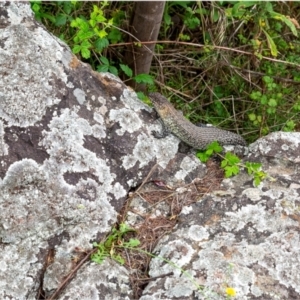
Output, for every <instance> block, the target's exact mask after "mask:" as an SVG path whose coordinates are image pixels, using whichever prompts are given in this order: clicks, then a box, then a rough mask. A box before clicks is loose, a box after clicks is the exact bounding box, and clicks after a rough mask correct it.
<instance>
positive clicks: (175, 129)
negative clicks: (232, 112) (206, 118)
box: [149, 92, 247, 150]
mask: <svg viewBox="0 0 300 300" xmlns="http://www.w3.org/2000/svg"><path fill="white" fill-rule="evenodd" d="M149 98H150V100H151V102H152V104H153V106H154V109H155V110H156V112H157V114H158V115H159V117H160V121H161V124H162V127H163V131H162V132H161V133H159V132H158V131H155V130H153V131H152V134H153V136H154V137H156V138H164V137H166V136H167V135H168V134H170V133H172V134H174V135H175V136H177V137H178V138H179V139H180V140H182V141H183V142H185V143H186V144H188V145H190V146H192V147H193V148H195V149H198V150H204V149H205V148H206V146H207V145H209V144H210V143H212V142H214V141H217V142H218V143H219V144H220V145H243V146H246V145H247V144H246V141H245V140H244V139H243V138H242V137H241V136H240V135H239V134H236V133H233V132H231V131H227V130H223V129H220V128H217V127H213V126H201V127H198V126H196V125H194V124H193V123H191V122H190V121H188V120H187V119H186V118H185V117H184V116H183V114H182V113H181V112H180V111H177V110H176V109H175V108H174V107H173V106H172V104H171V103H170V102H169V101H168V100H167V98H166V97H164V96H163V95H161V94H160V93H156V92H155V93H150V94H149Z"/></svg>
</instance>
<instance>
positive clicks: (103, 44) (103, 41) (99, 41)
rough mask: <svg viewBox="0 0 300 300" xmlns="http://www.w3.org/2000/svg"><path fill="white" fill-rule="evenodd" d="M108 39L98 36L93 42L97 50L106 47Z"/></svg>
mask: <svg viewBox="0 0 300 300" xmlns="http://www.w3.org/2000/svg"><path fill="white" fill-rule="evenodd" d="M108 45H109V41H108V39H106V38H103V39H100V38H98V39H97V40H96V42H95V47H96V49H97V50H99V51H102V50H103V49H104V48H106V47H108Z"/></svg>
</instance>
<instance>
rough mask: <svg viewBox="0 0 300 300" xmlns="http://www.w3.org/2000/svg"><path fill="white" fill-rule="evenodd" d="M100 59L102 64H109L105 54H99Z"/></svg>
mask: <svg viewBox="0 0 300 300" xmlns="http://www.w3.org/2000/svg"><path fill="white" fill-rule="evenodd" d="M100 61H101V62H102V63H103V64H105V65H108V66H109V60H108V59H107V58H106V57H105V56H101V57H100Z"/></svg>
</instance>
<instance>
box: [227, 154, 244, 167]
mask: <svg viewBox="0 0 300 300" xmlns="http://www.w3.org/2000/svg"><path fill="white" fill-rule="evenodd" d="M225 159H227V160H228V163H229V164H230V165H236V164H238V163H239V162H240V161H241V160H240V159H239V158H238V157H237V156H236V155H235V154H233V153H230V152H227V153H226V154H225Z"/></svg>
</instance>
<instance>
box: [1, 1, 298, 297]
mask: <svg viewBox="0 0 300 300" xmlns="http://www.w3.org/2000/svg"><path fill="white" fill-rule="evenodd" d="M0 78H1V80H0V207H1V210H0V249H1V250H0V253H1V261H0V298H1V299H37V297H38V296H37V295H38V294H39V290H40V289H41V288H42V289H43V291H44V292H45V294H46V297H48V296H51V292H52V291H53V290H55V289H56V288H57V287H58V286H59V285H60V284H61V282H62V281H63V280H64V278H65V276H66V275H68V274H69V272H70V271H71V270H72V269H73V267H74V264H75V263H76V259H74V258H76V255H77V251H78V249H83V250H84V251H88V250H89V249H91V247H92V246H91V245H92V242H93V241H95V240H98V239H100V238H101V237H102V236H104V234H106V233H107V232H109V231H110V229H111V226H112V225H113V224H114V223H115V221H116V218H117V214H118V212H119V211H120V208H121V207H122V206H123V204H124V201H125V200H126V196H127V193H128V191H129V190H130V189H132V188H134V187H136V186H138V185H139V184H140V183H141V182H142V181H143V180H144V179H145V178H146V177H147V175H148V173H149V172H150V171H151V170H153V169H154V167H155V166H156V167H155V169H154V172H153V174H152V177H149V178H148V179H149V180H150V179H151V178H156V177H159V178H160V179H162V178H164V179H165V180H166V181H167V182H169V183H170V184H171V183H172V182H180V181H184V182H189V181H191V180H192V179H194V178H196V177H201V176H202V175H204V174H205V172H206V169H205V167H204V166H203V165H202V164H200V163H199V162H198V161H197V159H195V158H194V157H193V156H192V155H190V156H186V155H183V154H179V153H178V152H177V149H178V140H177V139H176V138H175V137H173V136H169V137H167V138H166V139H164V140H157V139H154V138H153V137H152V135H151V131H152V130H155V129H158V128H160V125H159V123H157V122H155V121H154V118H153V116H152V114H151V109H149V107H147V106H146V105H144V104H143V103H141V102H140V101H139V100H138V99H137V97H136V95H135V93H134V92H132V91H131V90H129V89H128V88H127V87H126V86H125V85H124V84H123V83H122V82H121V81H120V80H119V79H118V78H116V77H114V76H112V75H109V74H98V73H95V72H93V71H92V70H91V69H90V67H89V66H87V65H85V64H83V63H81V62H80V61H78V60H77V59H76V57H74V56H73V55H72V53H71V52H70V50H69V49H68V47H67V46H66V45H65V44H64V43H62V42H61V41H59V40H58V39H56V38H55V37H53V36H52V35H51V34H49V33H48V32H47V31H46V30H45V29H44V28H43V27H42V26H41V25H40V24H38V23H37V22H35V21H34V18H33V16H32V12H31V10H30V6H29V4H28V3H24V2H19V3H18V2H0ZM299 148H300V134H299V133H280V132H279V133H274V134H271V135H269V136H267V137H265V138H263V139H260V140H258V141H257V142H256V143H254V144H252V145H251V146H250V152H249V154H248V156H247V157H246V158H245V159H244V160H245V161H247V160H250V161H256V162H262V163H263V170H265V171H266V172H267V173H268V174H269V175H270V176H271V177H272V178H274V179H275V180H273V179H272V180H271V179H267V180H265V181H263V182H262V183H261V185H260V186H258V187H254V186H253V183H252V180H251V178H250V177H249V176H248V175H247V174H246V173H245V172H242V173H241V174H240V175H239V176H237V177H235V178H233V179H230V180H224V182H223V187H224V189H223V190H222V191H218V192H214V193H211V194H209V195H206V196H205V197H204V198H203V199H202V200H201V201H199V202H197V203H194V204H192V205H189V206H186V207H184V209H183V211H182V213H181V215H180V218H179V222H178V225H177V226H176V228H175V230H174V231H173V232H172V233H171V234H169V235H168V236H165V237H164V238H163V239H162V240H161V241H160V243H159V245H157V247H156V249H155V253H156V254H157V255H160V256H163V257H164V258H165V259H169V260H170V261H172V263H173V264H175V266H176V267H174V265H173V266H171V265H170V264H168V263H166V262H165V261H162V260H161V259H159V258H157V259H153V261H152V265H151V270H150V274H151V276H153V277H155V276H159V275H163V274H168V273H170V272H173V273H174V275H172V276H170V275H169V276H165V277H164V276H161V277H159V278H157V279H153V281H150V283H149V284H148V286H147V287H146V288H145V290H144V294H143V296H142V297H141V299H142V300H148V299H149V300H150V299H209V300H213V299H225V298H226V294H225V292H226V288H228V287H231V288H234V289H235V291H236V293H237V296H236V299H261V300H268V299H272V300H273V299H280V300H282V299H283V300H285V299H286V300H287V299H299V298H300V289H299V286H300V276H299V269H300V254H299V249H300V241H299V237H300V235H299V228H300V226H299V225H300V224H299V222H300V213H299V211H300V210H299V207H300V201H299V199H300V197H299V193H300V184H299V182H300V174H299V163H300V149H299ZM139 205H140V204H138V207H137V208H139ZM160 207H161V210H163V209H164V208H163V207H164V205H161V206H160ZM161 214H164V212H163V211H162V212H161ZM132 219H134V218H132ZM182 270H185V271H186V272H184V273H183V272H182ZM187 273H188V274H190V276H189V277H187V276H186V275H187ZM197 285H201V286H202V285H203V286H204V289H203V290H201V291H199V290H197V287H196V286H197ZM59 299H101V300H102V299H132V291H131V287H130V285H129V270H126V269H125V268H124V267H122V266H120V265H118V264H116V263H115V262H113V261H110V260H107V261H105V263H104V264H103V265H96V264H94V263H87V264H85V265H84V266H82V267H81V268H80V269H79V271H78V273H77V275H76V277H75V278H74V279H73V280H72V281H71V282H70V284H69V285H68V286H67V288H66V289H65V290H64V291H63V293H62V294H60V296H59Z"/></svg>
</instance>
